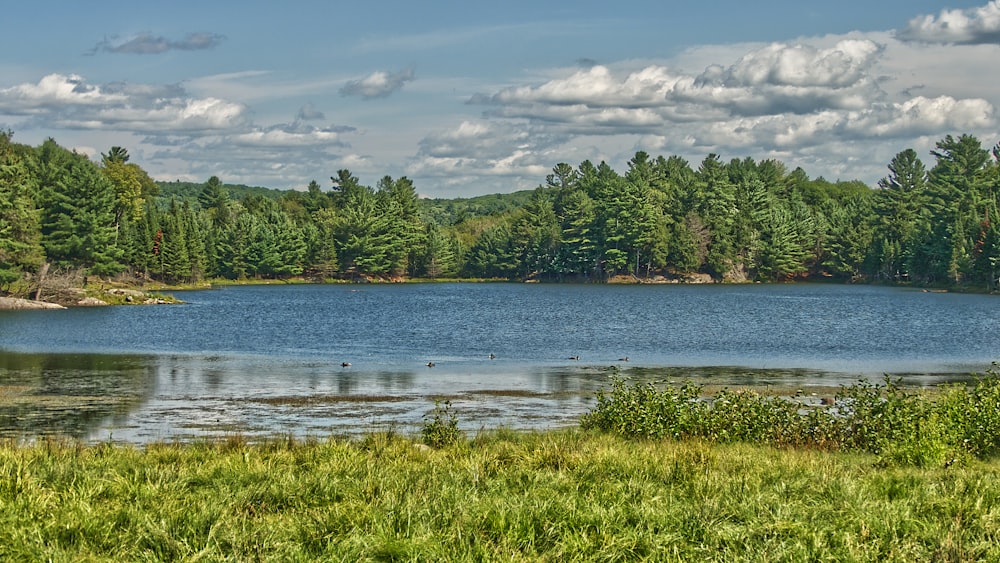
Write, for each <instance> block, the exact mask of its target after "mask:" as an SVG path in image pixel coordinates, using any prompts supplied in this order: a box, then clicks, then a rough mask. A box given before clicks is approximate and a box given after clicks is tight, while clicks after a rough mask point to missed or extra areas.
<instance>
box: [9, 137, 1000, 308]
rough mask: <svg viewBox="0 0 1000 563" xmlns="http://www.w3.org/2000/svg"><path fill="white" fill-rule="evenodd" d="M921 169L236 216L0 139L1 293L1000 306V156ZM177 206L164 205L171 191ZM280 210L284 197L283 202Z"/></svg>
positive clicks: (633, 185) (339, 179)
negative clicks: (233, 286) (426, 283)
mask: <svg viewBox="0 0 1000 563" xmlns="http://www.w3.org/2000/svg"><path fill="white" fill-rule="evenodd" d="M930 155H931V157H932V158H933V162H932V163H931V166H930V168H927V166H926V165H925V164H924V163H923V162H922V161H921V159H920V158H919V156H918V155H917V153H916V151H914V150H912V149H906V150H904V151H902V152H900V153H898V154H897V155H896V156H895V157H894V158H893V159H892V161H891V162H890V163H889V164H888V175H887V176H886V177H884V178H883V179H882V180H880V181H879V183H878V187H877V188H871V187H869V186H867V185H865V184H863V183H861V182H858V181H849V182H842V181H837V182H829V181H827V180H825V179H823V178H816V179H811V178H809V176H808V175H807V174H806V172H805V171H804V170H802V169H801V168H796V169H795V170H792V171H789V170H788V169H787V168H786V166H785V165H784V164H783V163H782V162H780V161H777V160H761V161H755V160H754V159H752V158H749V157H748V158H744V159H733V160H731V161H729V162H725V161H723V160H722V159H721V158H720V157H719V156H718V155H716V154H710V155H708V156H707V157H705V159H704V160H702V162H701V163H700V164H699V165H698V166H697V167H693V166H692V165H691V164H690V163H689V162H688V161H686V160H685V159H683V158H681V157H679V156H669V157H663V156H660V157H652V156H650V155H649V154H647V153H645V152H642V151H640V152H637V153H636V154H635V156H634V157H633V158H632V159H631V160H630V161H629V163H628V167H627V170H624V171H616V170H614V169H612V168H611V167H610V166H609V165H607V164H606V163H604V162H602V163H600V164H597V165H595V164H593V163H591V162H590V161H584V162H582V163H580V164H579V165H577V166H572V165H569V164H566V163H559V164H556V165H555V166H554V167H553V169H552V173H551V174H549V175H548V176H547V177H546V178H545V181H544V183H543V184H541V185H539V186H538V188H537V189H535V190H534V191H531V192H528V193H517V194H513V195H510V196H501V195H499V194H498V195H497V196H495V197H493V196H489V197H483V198H476V201H477V203H476V204H475V205H472V204H471V201H472V200H466V199H455V200H427V199H422V198H419V197H418V196H417V191H416V189H415V187H414V185H413V182H412V181H411V180H409V179H408V178H406V177H401V178H395V179H394V178H392V177H390V176H385V177H383V178H382V179H380V180H379V181H378V182H377V184H376V185H375V186H367V185H364V184H362V183H361V181H360V180H359V179H358V178H357V177H356V176H354V175H353V174H351V172H350V171H349V170H338V171H337V172H336V175H334V176H332V177H331V178H330V180H331V186H330V187H328V188H326V189H324V188H322V187H321V186H320V185H319V183H317V182H315V181H313V182H311V183H310V184H309V185H308V187H306V189H305V190H288V191H274V192H273V193H270V192H269V191H268V190H258V191H257V192H251V193H248V194H245V195H244V196H243V197H234V195H233V194H232V193H231V191H230V190H229V189H227V187H226V185H225V184H223V183H222V181H221V180H220V179H219V178H218V177H215V176H213V177H211V178H209V179H208V180H207V181H206V182H205V183H204V184H201V185H197V186H194V188H193V190H192V188H191V186H188V189H189V195H190V197H177V195H176V194H175V195H172V196H170V197H167V194H165V193H161V187H163V186H164V184H161V183H157V182H155V181H153V180H152V179H151V178H150V177H149V175H148V174H147V173H146V172H145V171H144V170H143V169H142V168H141V167H140V166H138V165H137V164H135V163H132V162H130V157H129V155H128V151H127V150H126V149H123V148H121V147H112V148H111V149H110V150H109V152H108V153H107V154H102V155H101V160H100V162H94V161H92V160H90V159H89V158H87V157H86V156H84V155H81V154H77V153H75V152H73V151H70V150H68V149H66V148H63V147H61V146H60V145H58V144H57V143H56V141H54V140H52V139H48V140H46V141H45V142H43V143H42V144H41V145H40V146H37V147H31V146H27V145H22V144H17V143H15V142H13V134H12V133H11V132H9V131H8V132H3V133H0V292H3V293H14V294H17V293H27V292H29V291H30V290H31V289H32V286H33V285H37V284H38V283H39V280H40V279H41V278H42V277H44V272H45V271H46V270H48V269H49V267H50V266H51V267H52V268H54V269H55V270H56V271H77V272H83V273H84V274H85V275H91V276H101V277H109V276H134V277H135V279H138V280H157V281H162V282H166V283H171V284H181V283H191V282H197V281H199V280H203V279H212V278H226V279H233V280H239V279H248V278H278V279H280V278H290V277H299V276H307V277H311V278H316V279H324V280H327V279H354V280H358V279H372V278H379V279H399V278H498V279H512V280H529V279H530V280H540V281H606V280H608V279H610V278H613V277H616V276H634V277H636V278H640V279H648V278H654V277H664V278H680V279H684V278H690V277H691V276H693V275H700V276H701V277H703V278H704V277H706V276H710V277H711V278H712V279H714V280H717V281H750V280H758V281H781V280H790V279H807V278H814V279H815V278H820V277H823V278H836V279H844V280H853V281H883V282H913V283H918V284H969V285H976V286H980V287H983V288H985V289H988V290H994V289H996V288H997V276H998V273H1000V269H998V261H1000V232H998V226H1000V215H998V200H1000V145H998V146H995V147H993V148H992V150H988V149H986V148H984V147H983V145H982V143H981V142H980V141H979V140H978V139H977V138H975V137H973V136H970V135H961V136H959V137H952V136H950V135H949V136H946V137H945V138H944V139H942V140H940V141H939V142H938V143H937V144H936V147H935V150H933V151H931V153H930ZM164 191H165V190H164ZM272 195H273V197H271V196H272Z"/></svg>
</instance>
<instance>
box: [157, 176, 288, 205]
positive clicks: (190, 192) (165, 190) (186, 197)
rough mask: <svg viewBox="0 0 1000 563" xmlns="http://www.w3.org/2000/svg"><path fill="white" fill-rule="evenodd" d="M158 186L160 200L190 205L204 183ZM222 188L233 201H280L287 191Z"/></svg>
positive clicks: (226, 185) (228, 186)
mask: <svg viewBox="0 0 1000 563" xmlns="http://www.w3.org/2000/svg"><path fill="white" fill-rule="evenodd" d="M156 184H157V185H158V186H160V200H161V201H164V202H170V200H171V199H175V200H177V201H178V202H183V201H188V202H190V203H192V204H196V203H197V202H198V194H200V193H201V190H202V189H203V188H204V187H205V183H204V182H200V183H199V182H180V181H177V182H156ZM222 187H223V188H225V190H226V191H228V192H229V197H230V198H231V199H234V200H237V201H239V200H242V199H245V198H246V197H247V196H251V195H257V196H261V197H266V198H269V199H274V200H277V199H281V196H282V194H284V193H285V192H286V191H288V190H277V189H273V188H262V187H260V186H247V185H244V184H223V185H222Z"/></svg>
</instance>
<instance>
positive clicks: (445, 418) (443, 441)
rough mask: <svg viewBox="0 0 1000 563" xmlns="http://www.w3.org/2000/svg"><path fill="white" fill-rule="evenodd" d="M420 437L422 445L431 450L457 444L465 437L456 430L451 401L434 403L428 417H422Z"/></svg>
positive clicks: (455, 417) (456, 419)
mask: <svg viewBox="0 0 1000 563" xmlns="http://www.w3.org/2000/svg"><path fill="white" fill-rule="evenodd" d="M428 416H429V417H430V419H429V420H428ZM421 435H422V436H423V439H424V444H427V445H428V446H430V447H432V448H443V447H445V446H450V445H452V444H457V443H458V442H460V441H461V440H462V438H464V437H465V436H464V435H463V434H462V431H461V430H459V429H458V417H457V416H456V415H455V413H454V412H452V410H451V401H444V403H442V402H440V401H434V410H432V411H431V412H430V414H429V415H427V416H424V425H423V428H422V430H421Z"/></svg>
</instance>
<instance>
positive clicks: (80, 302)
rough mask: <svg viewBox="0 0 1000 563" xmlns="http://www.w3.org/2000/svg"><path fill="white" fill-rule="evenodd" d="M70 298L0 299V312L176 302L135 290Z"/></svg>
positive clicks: (79, 292)
mask: <svg viewBox="0 0 1000 563" xmlns="http://www.w3.org/2000/svg"><path fill="white" fill-rule="evenodd" d="M69 293H70V294H71V296H66V295H63V296H62V298H60V299H58V300H57V301H59V302H58V303H53V302H50V301H35V300H32V299H22V298H19V297H0V311H2V310H31V309H66V308H67V307H103V306H106V305H122V304H129V305H133V304H134V305H165V304H168V303H177V301H176V300H174V299H171V298H168V299H164V298H163V297H159V296H154V295H150V294H149V293H146V292H145V291H139V290H136V289H108V290H106V291H105V295H106V297H104V298H101V297H94V296H92V295H87V294H86V292H85V291H84V290H82V289H76V290H73V291H71V292H69Z"/></svg>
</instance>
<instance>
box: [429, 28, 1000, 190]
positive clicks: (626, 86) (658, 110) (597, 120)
mask: <svg viewBox="0 0 1000 563" xmlns="http://www.w3.org/2000/svg"><path fill="white" fill-rule="evenodd" d="M873 36H877V37H879V39H880V40H881V41H879V42H877V41H874V40H872V39H870V38H866V37H860V36H859V35H858V34H852V35H850V36H845V37H840V38H830V37H826V38H817V39H815V40H809V39H803V40H800V41H798V42H796V43H793V44H785V43H774V44H769V45H754V46H744V48H745V49H746V50H745V51H744V52H743V53H742V54H740V55H739V56H737V57H736V59H735V62H733V63H731V64H728V65H724V64H720V63H719V62H715V63H712V64H709V65H708V66H706V67H704V68H703V70H701V71H700V72H690V71H680V70H677V69H678V68H681V67H682V66H683V65H681V64H677V65H670V66H667V65H663V64H652V65H646V66H644V67H643V68H641V69H639V70H631V71H629V70H624V68H623V67H626V65H627V64H628V61H625V62H623V63H619V64H612V65H598V66H592V67H590V68H586V69H575V70H571V71H566V72H564V74H562V75H561V76H556V77H553V78H550V79H547V80H545V81H543V82H541V83H539V84H533V85H523V86H510V87H506V88H504V89H501V90H499V91H497V92H495V93H493V94H488V95H482V94H481V95H477V96H475V97H474V98H472V99H471V100H470V101H469V102H470V103H472V104H482V105H486V106H487V108H488V110H487V113H486V114H485V115H486V116H487V117H488V118H489V119H491V120H492V121H491V122H488V125H479V127H497V126H498V124H501V123H503V124H507V125H509V126H511V128H512V130H511V131H509V132H507V133H506V136H508V137H514V136H515V131H516V130H521V131H524V132H528V131H530V132H531V135H532V136H534V135H540V134H546V135H548V137H549V138H550V139H552V140H553V142H552V143H550V146H552V147H560V148H565V147H567V146H570V145H578V144H579V142H580V141H579V139H580V138H581V137H582V136H587V137H588V138H591V139H593V138H594V136H599V137H606V138H612V137H617V138H619V139H625V138H630V139H632V140H633V141H632V144H631V145H630V146H628V148H629V149H631V150H633V151H634V150H638V149H643V150H648V149H645V147H644V145H643V143H644V142H649V143H652V145H653V147H652V148H653V150H656V148H662V149H670V150H676V151H679V152H680V153H682V154H692V153H696V152H699V151H701V152H702V153H703V154H704V153H708V152H718V153H725V152H729V153H730V154H733V153H735V154H734V156H747V155H753V156H754V157H757V158H775V157H777V155H782V156H784V157H792V158H803V157H804V155H809V156H808V161H810V162H813V163H815V164H817V166H820V167H821V168H820V170H821V173H826V172H829V171H830V170H843V169H844V167H845V166H854V167H856V168H857V169H858V170H859V172H858V174H859V175H860V174H864V173H871V172H870V171H871V170H873V169H874V167H872V166H870V165H864V164H862V163H863V162H864V161H865V159H864V157H865V154H866V150H867V154H868V155H869V156H871V155H872V154H874V153H875V152H876V151H874V150H873V149H872V148H871V147H870V144H872V143H883V144H884V142H885V141H886V140H893V141H895V140H898V141H899V145H898V148H897V151H898V150H902V149H903V148H905V147H906V144H905V143H907V141H908V140H909V139H912V138H913V137H914V136H921V137H922V136H933V135H935V134H940V135H941V136H943V135H945V134H947V133H951V132H954V131H962V132H970V133H974V134H975V133H981V132H984V131H990V130H991V129H993V128H995V127H996V124H997V119H996V115H995V106H994V103H993V102H991V101H990V100H988V99H986V98H984V97H968V98H961V97H956V96H949V95H945V94H932V95H926V94H925V95H915V93H916V92H921V93H923V92H924V90H923V89H921V88H915V87H912V86H916V85H915V84H914V85H911V86H905V87H904V86H903V85H904V84H906V81H905V80H903V77H902V76H900V75H899V72H898V69H899V68H908V69H909V70H910V72H911V73H916V74H915V76H917V77H918V78H919V79H920V80H921V83H924V82H927V83H933V82H934V77H933V76H930V75H923V74H920V73H919V69H920V63H921V60H923V59H921V53H916V52H914V51H913V48H912V47H908V46H906V44H904V43H900V42H899V41H896V40H895V39H893V38H892V37H890V36H888V35H885V34H882V35H875V34H873ZM710 51H711V49H706V50H704V51H703V52H700V54H699V56H703V55H704V52H710ZM716 52H717V54H718V53H722V52H726V50H725V49H718V50H716ZM729 52H731V50H730V51H729ZM889 56H891V57H892V59H891V60H886V57H889ZM924 58H925V59H926V57H924ZM967 59H968V60H969V64H970V65H973V66H974V64H975V63H974V61H978V62H981V61H980V60H979V59H978V58H975V57H967ZM675 62H683V61H675ZM973 66H970V67H968V68H967V69H966V70H965V71H961V70H958V71H956V73H957V74H959V75H962V74H963V72H964V75H965V76H968V75H969V69H971V68H973ZM620 69H621V70H620ZM886 73H895V74H893V75H892V76H887V74H886ZM883 83H892V84H893V85H895V86H898V87H901V88H900V92H895V93H890V92H887V91H885V90H884V89H883V88H882V86H881V85H882V84H883ZM943 87H944V88H945V89H948V88H953V87H954V85H952V84H948V85H943ZM929 91H934V92H936V91H937V90H936V89H934V88H930V89H929ZM903 92H906V94H903ZM992 93H993V95H994V98H993V99H997V96H998V95H1000V93H998V92H996V91H995V90H994V91H992ZM516 124H522V125H520V126H516ZM432 138H433V137H429V138H428V139H432ZM570 138H576V139H577V140H576V141H566V142H565V143H564V141H565V140H566V139H570ZM437 140H439V141H440V139H437ZM602 145H604V146H607V144H606V143H602ZM430 146H445V145H444V144H441V145H435V144H434V143H428V145H426V146H425V147H423V148H425V149H426V148H427V147H430ZM447 146H452V145H447ZM455 146H458V144H456V145H455ZM474 146H478V145H476V144H475V143H467V144H465V145H462V148H461V149H460V150H458V151H457V152H455V153H446V152H445V151H441V153H440V154H438V155H437V156H454V155H462V156H463V157H464V160H461V161H458V162H453V161H448V162H446V163H445V164H447V165H448V166H449V167H451V168H458V167H461V168H462V169H463V170H466V171H468V170H469V169H470V168H471V167H473V166H479V167H480V169H481V171H482V172H483V173H484V174H485V173H490V172H491V171H492V170H493V166H492V162H494V161H500V160H502V157H500V156H499V155H498V153H496V152H493V153H491V154H493V155H494V157H495V158H494V159H493V160H483V159H476V158H474V157H473V156H472V155H471V154H470V153H469V149H470V147H474ZM865 146H868V147H869V148H867V149H862V148H861V147H865ZM501 147H502V144H501V143H498V142H497V141H496V140H493V142H492V143H491V144H490V146H489V147H488V148H489V149H490V150H493V151H499V150H501ZM618 147H619V152H618V153H617V154H616V156H617V157H618V158H619V159H620V160H621V161H623V162H624V161H626V160H627V158H628V157H627V154H626V153H625V148H626V146H625V145H623V144H622V143H620V142H619V144H618ZM813 147H816V148H817V149H818V148H819V147H831V150H830V151H829V152H828V153H824V152H823V151H820V150H815V151H814V150H813ZM503 150H506V151H507V153H506V154H507V155H508V156H510V157H523V155H521V153H519V152H517V151H516V150H515V149H513V148H511V147H505V148H504V149H503ZM838 151H839V152H838ZM422 152H428V153H430V152H432V151H422ZM535 154H539V151H536V152H535ZM602 154H607V153H602ZM515 160H516V159H515ZM845 163H846V164H845ZM539 164H541V162H539ZM547 164H551V163H547ZM794 165H798V164H794ZM877 166H878V167H881V168H884V166H885V163H878V165H877ZM822 171H826V172H822Z"/></svg>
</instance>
